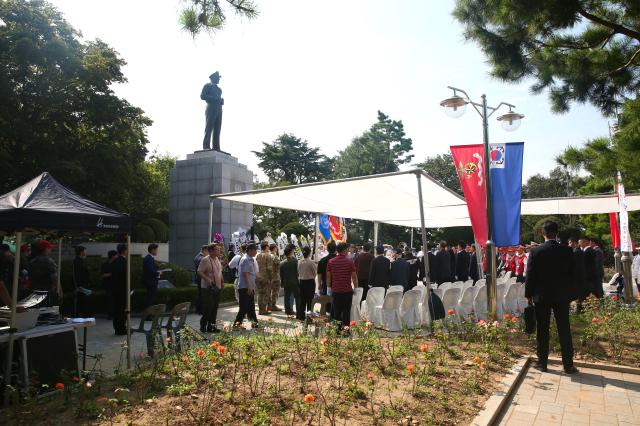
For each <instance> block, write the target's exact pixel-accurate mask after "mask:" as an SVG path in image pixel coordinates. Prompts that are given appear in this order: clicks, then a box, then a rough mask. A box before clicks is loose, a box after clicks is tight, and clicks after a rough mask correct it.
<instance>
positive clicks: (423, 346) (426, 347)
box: [420, 343, 429, 353]
mask: <svg viewBox="0 0 640 426" xmlns="http://www.w3.org/2000/svg"><path fill="white" fill-rule="evenodd" d="M420 352H422V353H424V352H429V345H427V344H426V343H423V344H421V345H420Z"/></svg>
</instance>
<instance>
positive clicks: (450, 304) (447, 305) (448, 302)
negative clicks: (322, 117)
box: [442, 288, 460, 316]
mask: <svg viewBox="0 0 640 426" xmlns="http://www.w3.org/2000/svg"><path fill="white" fill-rule="evenodd" d="M459 300H460V289H459V288H450V289H449V290H447V291H445V292H444V296H443V297H442V304H443V305H444V312H445V315H447V316H449V314H448V312H449V309H453V312H454V313H456V312H457V308H458V301H459Z"/></svg>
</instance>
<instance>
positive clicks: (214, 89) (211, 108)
mask: <svg viewBox="0 0 640 426" xmlns="http://www.w3.org/2000/svg"><path fill="white" fill-rule="evenodd" d="M209 79H210V80H211V82H210V83H207V84H205V85H204V87H203V88H202V93H200V99H202V100H203V101H207V110H206V112H205V117H206V120H207V124H206V125H205V128H204V142H203V143H202V149H213V150H214V151H220V128H221V127H222V105H224V99H222V89H220V88H219V87H218V83H220V73H219V72H218V71H216V72H214V73H213V74H211V75H210V76H209ZM212 133H213V146H212V145H211V134H212Z"/></svg>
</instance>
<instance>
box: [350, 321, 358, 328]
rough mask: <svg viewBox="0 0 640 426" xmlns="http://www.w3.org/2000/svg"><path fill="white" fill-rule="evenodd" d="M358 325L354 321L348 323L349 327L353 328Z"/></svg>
mask: <svg viewBox="0 0 640 426" xmlns="http://www.w3.org/2000/svg"><path fill="white" fill-rule="evenodd" d="M357 324H358V323H357V322H356V321H355V320H351V322H350V323H349V325H350V326H351V327H355V326H356V325H357Z"/></svg>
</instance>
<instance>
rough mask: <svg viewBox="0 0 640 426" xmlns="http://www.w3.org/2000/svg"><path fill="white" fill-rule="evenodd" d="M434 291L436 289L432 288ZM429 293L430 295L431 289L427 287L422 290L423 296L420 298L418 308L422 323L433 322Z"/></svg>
mask: <svg viewBox="0 0 640 426" xmlns="http://www.w3.org/2000/svg"><path fill="white" fill-rule="evenodd" d="M432 291H435V290H432ZM429 295H430V289H428V288H425V290H424V291H423V292H422V298H421V299H420V304H419V306H418V309H420V323H421V324H422V325H429V324H431V313H430V309H429Z"/></svg>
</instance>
